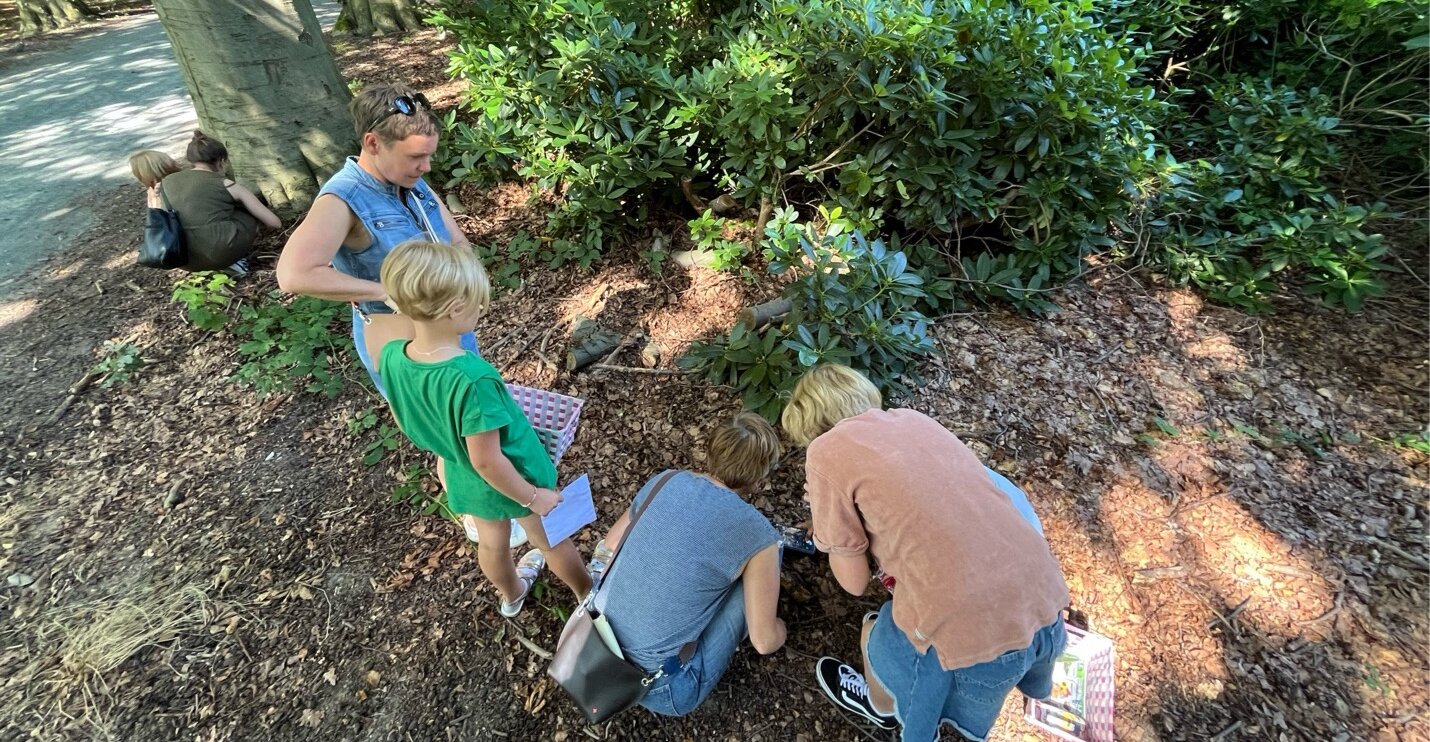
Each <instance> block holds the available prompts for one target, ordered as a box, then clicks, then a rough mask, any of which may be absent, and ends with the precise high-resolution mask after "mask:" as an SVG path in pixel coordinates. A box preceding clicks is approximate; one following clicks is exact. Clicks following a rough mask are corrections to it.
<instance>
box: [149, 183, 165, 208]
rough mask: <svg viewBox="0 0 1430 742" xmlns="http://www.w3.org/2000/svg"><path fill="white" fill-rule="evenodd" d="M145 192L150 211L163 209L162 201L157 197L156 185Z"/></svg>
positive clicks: (157, 188) (157, 189)
mask: <svg viewBox="0 0 1430 742" xmlns="http://www.w3.org/2000/svg"><path fill="white" fill-rule="evenodd" d="M147 191H148V194H149V197H148V201H149V208H151V209H161V208H163V207H164V200H163V199H162V198H160V197H159V186H157V185H156V186H154V187H153V188H149V189H147Z"/></svg>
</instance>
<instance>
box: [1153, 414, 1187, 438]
mask: <svg viewBox="0 0 1430 742" xmlns="http://www.w3.org/2000/svg"><path fill="white" fill-rule="evenodd" d="M1152 424H1153V425H1156V426H1157V429H1158V430H1160V431H1162V432H1163V433H1165V434H1167V435H1168V436H1169V437H1172V438H1176V437H1177V436H1179V435H1181V434H1182V431H1181V430H1180V429H1179V428H1178V427H1177V426H1175V425H1173V424H1171V423H1170V422H1167V419H1166V418H1163V417H1154V418H1152Z"/></svg>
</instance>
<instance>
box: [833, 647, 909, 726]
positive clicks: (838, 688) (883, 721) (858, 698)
mask: <svg viewBox="0 0 1430 742" xmlns="http://www.w3.org/2000/svg"><path fill="white" fill-rule="evenodd" d="M814 677H816V678H818V679H819V687H820V688H823V689H824V694H825V695H826V696H829V700H831V701H833V702H834V705H835V706H838V707H839V708H842V709H844V710H845V711H851V712H853V713H855V714H858V715H859V716H862V717H864V718H865V719H867V720H869V721H870V722H873V724H874V726H876V727H879V728H880V729H898V727H899V722H898V720H897V719H895V718H894V715H893V714H881V713H879V712H878V711H875V710H874V704H872V703H870V702H869V684H868V683H867V682H865V680H864V675H863V674H862V673H860V672H859V671H858V670H855V669H854V668H852V667H850V666H848V665H846V664H844V663H843V662H840V661H839V660H836V659H834V658H833V657H820V658H819V662H816V663H815V665H814Z"/></svg>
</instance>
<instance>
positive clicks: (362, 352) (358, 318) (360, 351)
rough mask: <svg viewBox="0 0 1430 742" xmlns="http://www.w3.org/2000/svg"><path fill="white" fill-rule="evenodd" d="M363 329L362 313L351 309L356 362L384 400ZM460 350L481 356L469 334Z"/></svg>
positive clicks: (473, 338)
mask: <svg viewBox="0 0 1430 742" xmlns="http://www.w3.org/2000/svg"><path fill="white" fill-rule="evenodd" d="M364 327H365V325H364V324H363V321H362V313H361V312H359V311H358V310H357V307H353V345H354V346H355V347H356V348H357V356H358V360H359V361H361V362H362V367H363V368H365V369H367V375H368V378H370V379H372V385H373V386H375V387H377V393H378V394H381V395H382V398H383V399H384V400H386V399H387V387H384V386H383V385H382V374H379V373H378V371H377V363H376V362H374V361H373V360H372V356H370V355H368V352H367V343H366V342H365V341H364V339H363V336H364V334H365V333H364V330H363V328H364ZM462 349H463V350H470V351H471V352H473V353H476V354H477V355H481V352H480V347H479V346H478V345H477V336H476V335H475V334H473V333H470V332H469V333H467V334H465V335H463V336H462Z"/></svg>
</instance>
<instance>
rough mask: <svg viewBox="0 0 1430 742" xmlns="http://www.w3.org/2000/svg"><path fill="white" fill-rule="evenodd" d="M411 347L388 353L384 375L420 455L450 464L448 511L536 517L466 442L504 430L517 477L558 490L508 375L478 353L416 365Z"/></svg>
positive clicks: (396, 344)
mask: <svg viewBox="0 0 1430 742" xmlns="http://www.w3.org/2000/svg"><path fill="white" fill-rule="evenodd" d="M408 342H409V341H407V340H394V341H392V342H390V343H388V344H387V345H386V346H384V347H383V349H382V354H381V356H380V357H379V359H378V371H379V373H380V374H381V375H382V381H383V384H384V385H385V386H386V387H387V397H388V401H389V402H390V403H391V405H392V412H393V414H395V415H396V416H397V423H398V424H399V425H401V426H402V432H403V433H406V434H407V437H408V438H409V439H410V440H411V441H412V442H413V444H415V445H416V446H417V447H418V448H420V449H422V450H424V451H431V452H432V453H435V454H437V455H438V456H440V457H442V458H443V459H445V460H446V461H447V505H448V506H449V507H450V508H451V509H452V511H453V512H456V513H467V514H471V515H475V516H477V517H478V518H483V519H487V520H505V519H508V518H521V517H524V516H527V515H530V514H531V511H530V510H527V509H526V508H524V507H522V506H521V505H520V504H518V503H516V502H515V501H513V500H512V499H511V498H509V497H507V496H506V495H503V494H502V493H500V492H498V491H497V490H496V489H494V488H492V486H491V485H490V484H487V481H486V480H485V479H482V476H481V475H480V474H478V473H477V470H476V469H475V468H473V467H472V460H471V457H470V456H468V454H467V440H466V437H467V436H469V435H476V434H478V433H485V432H487V431H489V430H499V431H500V439H501V451H502V453H503V454H506V457H507V458H508V459H510V460H511V463H512V466H514V467H516V471H517V473H519V474H521V476H522V477H524V478H525V479H526V481H528V482H530V483H531V484H533V485H535V486H537V487H544V488H552V487H555V486H556V465H555V464H553V463H551V456H550V455H548V454H547V453H546V447H545V446H543V445H541V439H540V438H538V437H537V436H536V431H535V430H533V429H532V427H531V423H530V422H528V421H527V419H526V415H525V414H524V413H522V411H521V407H519V406H517V404H516V400H514V399H512V398H511V394H510V393H509V392H508V391H507V389H506V384H505V383H504V382H503V381H502V378H501V374H499V373H497V370H496V369H495V368H492V365H491V364H490V363H487V362H486V360H484V359H483V358H482V357H481V356H479V355H477V354H475V353H463V354H462V355H460V356H457V357H455V358H449V359H447V360H445V361H438V362H436V363H421V362H418V361H414V360H412V359H410V358H408V357H407V353H406V352H405V348H406V346H407V343H408Z"/></svg>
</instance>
